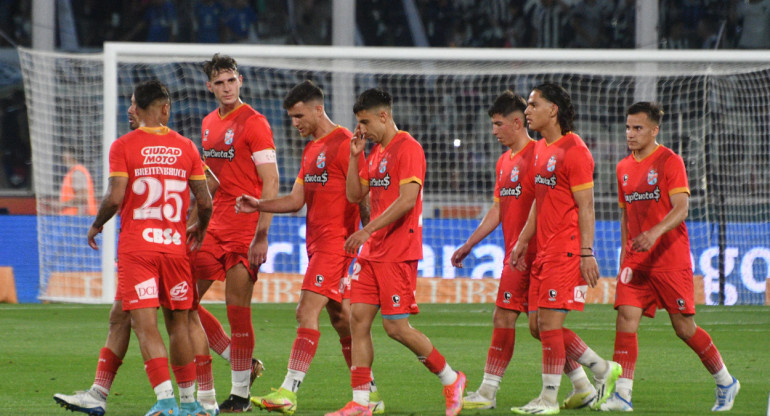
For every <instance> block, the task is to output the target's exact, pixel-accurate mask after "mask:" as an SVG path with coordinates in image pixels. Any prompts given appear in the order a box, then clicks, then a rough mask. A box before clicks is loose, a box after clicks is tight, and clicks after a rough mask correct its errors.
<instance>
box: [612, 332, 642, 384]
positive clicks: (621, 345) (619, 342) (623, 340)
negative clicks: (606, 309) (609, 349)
mask: <svg viewBox="0 0 770 416" xmlns="http://www.w3.org/2000/svg"><path fill="white" fill-rule="evenodd" d="M638 356H639V343H638V341H637V338H636V332H616V333H615V352H614V353H613V354H612V361H615V362H616V363H618V364H620V366H621V367H623V373H622V374H621V375H620V377H621V378H627V379H631V380H633V379H634V369H635V368H636V358H637V357H638Z"/></svg>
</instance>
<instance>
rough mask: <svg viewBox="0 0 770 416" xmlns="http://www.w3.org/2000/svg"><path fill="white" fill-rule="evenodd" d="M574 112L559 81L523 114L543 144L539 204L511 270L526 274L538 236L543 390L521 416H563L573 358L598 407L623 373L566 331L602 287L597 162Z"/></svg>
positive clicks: (536, 298)
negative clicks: (586, 371) (562, 395)
mask: <svg viewBox="0 0 770 416" xmlns="http://www.w3.org/2000/svg"><path fill="white" fill-rule="evenodd" d="M574 114H575V110H574V109H573V107H572V100H571V99H570V97H569V94H568V93H567V91H565V90H564V88H562V87H560V86H558V85H556V84H552V83H544V84H541V85H539V86H537V87H535V88H534V89H533V90H532V93H530V95H529V100H528V101H527V109H526V110H525V112H524V115H525V116H526V118H527V122H528V124H529V127H530V129H532V130H534V131H537V132H538V133H540V135H541V136H542V137H543V139H542V140H539V141H538V142H537V143H536V144H535V155H534V166H533V169H532V173H531V176H530V178H532V179H531V180H533V181H534V184H535V202H534V203H533V204H532V209H531V211H530V214H529V217H528V219H527V223H526V224H525V226H524V228H523V229H522V231H521V234H520V235H519V239H518V241H517V242H516V244H515V245H514V247H513V252H512V253H511V255H510V258H509V261H510V263H511V266H512V267H516V268H518V269H519V270H524V269H526V267H527V262H526V253H527V251H528V244H529V241H530V240H531V239H532V238H533V237H534V236H535V234H537V257H536V258H535V261H534V262H533V263H532V270H531V278H530V297H529V298H530V300H531V303H532V305H531V306H530V308H532V307H533V306H535V305H536V306H537V308H538V330H539V333H540V341H541V343H542V345H543V389H542V391H541V393H540V396H538V397H537V398H535V399H534V400H532V401H531V402H529V403H528V404H526V405H524V406H521V407H514V408H512V409H511V410H512V411H513V412H514V413H517V414H557V413H559V404H558V402H557V394H558V391H559V385H560V384H561V372H562V371H567V372H569V370H570V369H565V364H566V359H567V357H569V358H571V359H572V360H574V361H576V362H578V363H580V364H583V365H586V366H588V367H589V368H590V369H591V371H592V372H593V374H594V380H595V382H596V390H597V394H596V399H595V400H593V401H592V402H591V403H590V404H591V406H592V407H596V408H598V406H599V405H600V404H601V403H603V402H604V401H606V400H607V398H608V397H609V395H610V393H611V391H612V388H613V387H614V384H615V381H616V380H617V378H618V376H619V375H620V371H621V368H620V366H619V365H618V364H617V363H615V362H612V361H607V360H605V359H603V358H601V357H600V356H598V355H597V354H596V353H595V352H594V351H593V350H592V349H590V348H588V346H587V345H586V344H585V343H584V342H583V340H582V339H580V337H578V336H577V334H575V333H574V332H572V331H570V330H569V329H566V328H564V320H565V319H566V317H567V313H568V312H569V311H570V310H583V306H584V304H585V295H586V292H587V288H588V285H591V286H592V287H593V286H595V285H596V282H597V279H598V278H599V266H598V264H597V263H596V258H594V255H593V241H594V205H593V202H594V201H593V170H594V161H593V157H592V156H591V152H589V150H588V148H587V147H586V145H585V143H584V142H583V140H582V139H580V137H578V135H577V134H575V133H573V132H572V120H573V118H574ZM576 387H577V384H576ZM574 393H578V392H573V394H574ZM586 404H588V403H586ZM565 405H566V403H565Z"/></svg>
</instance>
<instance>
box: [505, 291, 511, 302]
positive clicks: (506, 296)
mask: <svg viewBox="0 0 770 416" xmlns="http://www.w3.org/2000/svg"><path fill="white" fill-rule="evenodd" d="M512 297H513V295H512V294H511V292H508V291H505V292H503V303H511V298H512Z"/></svg>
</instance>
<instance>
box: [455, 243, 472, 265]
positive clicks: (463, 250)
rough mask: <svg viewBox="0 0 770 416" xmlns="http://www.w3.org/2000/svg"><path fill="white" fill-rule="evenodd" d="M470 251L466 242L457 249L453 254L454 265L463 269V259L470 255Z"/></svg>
mask: <svg viewBox="0 0 770 416" xmlns="http://www.w3.org/2000/svg"><path fill="white" fill-rule="evenodd" d="M470 252H471V248H470V247H467V246H466V245H465V244H463V245H461V246H460V248H458V249H457V250H455V252H454V254H452V266H454V267H457V268H460V269H462V268H463V260H464V259H465V258H466V257H468V254H470Z"/></svg>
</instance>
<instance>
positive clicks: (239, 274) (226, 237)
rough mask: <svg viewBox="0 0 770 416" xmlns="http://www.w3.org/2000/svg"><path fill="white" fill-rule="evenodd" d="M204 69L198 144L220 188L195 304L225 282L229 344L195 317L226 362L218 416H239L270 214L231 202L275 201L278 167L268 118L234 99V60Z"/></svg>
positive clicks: (213, 322)
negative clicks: (211, 101)
mask: <svg viewBox="0 0 770 416" xmlns="http://www.w3.org/2000/svg"><path fill="white" fill-rule="evenodd" d="M203 70H204V72H205V73H206V75H207V76H208V79H209V81H208V82H207V83H206V85H207V87H208V89H209V91H211V92H212V93H213V94H214V97H215V98H216V99H217V102H218V103H219V107H218V108H217V109H216V110H214V111H212V112H211V113H210V114H209V115H207V116H206V117H205V118H204V119H203V125H202V128H201V132H202V139H201V143H202V145H203V155H204V157H205V159H206V164H207V165H208V166H209V167H210V168H211V170H212V171H213V172H214V174H215V175H216V176H217V177H218V178H219V181H220V186H219V189H218V191H217V193H216V195H215V196H214V213H213V215H212V217H211V224H210V225H209V229H208V233H207V234H206V238H205V240H204V241H203V246H202V247H201V249H200V250H199V251H198V252H197V253H195V255H194V258H193V275H194V277H195V279H196V282H197V285H198V291H199V293H200V296H201V298H202V297H203V295H204V294H205V293H206V291H207V290H208V288H209V287H211V284H212V283H213V282H214V281H215V280H219V281H224V282H225V302H226V304H227V318H228V320H229V322H230V331H231V337H227V334H225V332H224V330H223V329H222V325H221V324H220V323H219V321H218V320H217V319H216V318H215V317H214V316H213V315H211V314H210V313H209V312H208V311H206V309H204V308H202V307H199V308H198V314H199V316H200V320H201V323H202V324H203V327H204V328H205V330H206V336H207V337H208V339H209V344H210V345H211V347H212V348H213V349H214V350H215V351H216V352H217V353H219V354H220V355H223V356H224V357H226V358H227V357H229V359H230V360H229V361H230V368H231V379H232V389H231V391H230V396H229V397H228V398H227V399H226V400H225V401H224V402H222V403H221V404H220V405H219V408H220V410H221V411H222V412H223V413H231V412H244V411H248V410H249V409H251V401H249V397H250V394H249V387H250V385H251V381H252V380H253V379H252V378H251V375H252V368H253V365H254V363H255V362H256V364H257V365H261V363H259V362H258V361H255V360H253V359H252V354H253V352H254V328H253V327H252V324H251V296H252V292H253V291H254V283H255V282H256V280H257V274H258V269H259V266H260V265H261V264H262V263H264V262H265V260H266V258H267V233H268V230H269V228H270V222H271V220H272V214H260V213H258V212H255V213H251V214H236V212H235V209H234V207H235V199H236V198H237V197H239V196H241V195H242V194H247V195H254V196H255V197H257V198H266V199H270V198H274V197H275V196H276V195H277V193H278V168H277V164H276V154H275V145H274V144H273V133H272V131H271V129H270V125H269V124H268V122H267V119H266V118H265V116H263V115H262V114H260V113H258V112H257V111H256V110H254V109H253V108H251V107H250V106H249V105H248V104H245V103H243V101H241V99H240V88H241V85H242V84H243V77H242V76H241V75H240V74H239V73H238V67H237V63H236V62H235V60H234V59H233V58H231V57H229V56H225V55H219V54H215V55H214V56H213V57H212V59H211V60H210V61H207V62H206V63H205V64H204V68H203Z"/></svg>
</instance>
